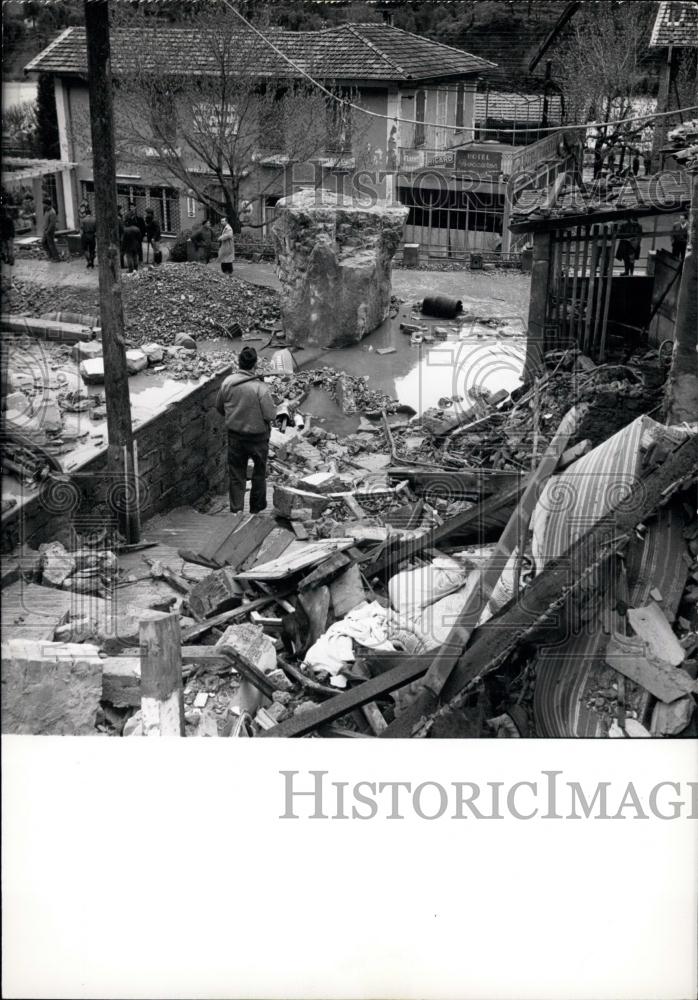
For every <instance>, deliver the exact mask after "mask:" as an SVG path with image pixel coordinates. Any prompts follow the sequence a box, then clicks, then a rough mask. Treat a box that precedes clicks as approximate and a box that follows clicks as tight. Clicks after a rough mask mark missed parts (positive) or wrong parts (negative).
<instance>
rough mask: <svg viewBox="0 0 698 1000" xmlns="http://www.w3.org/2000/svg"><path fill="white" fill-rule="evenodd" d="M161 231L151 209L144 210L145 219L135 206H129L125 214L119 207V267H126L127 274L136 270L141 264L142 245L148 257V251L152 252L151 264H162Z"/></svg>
mask: <svg viewBox="0 0 698 1000" xmlns="http://www.w3.org/2000/svg"><path fill="white" fill-rule="evenodd" d="M161 238H162V230H161V229H160V223H159V222H158V220H157V219H156V218H155V212H154V211H153V209H152V208H146V210H145V218H143V216H141V215H139V214H138V212H137V210H136V206H135V205H134V204H133V203H132V204H130V205H129V207H128V209H127V211H126V214H125V215H124V214H123V209H122V208H121V207H120V206H119V240H120V242H121V266H122V267H127V268H128V271H129V274H130V273H131V272H132V271H137V270H138V265H139V264H142V263H143V244H144V243H145V244H146V247H147V253H148V257H150V249H151V247H152V250H153V263H154V264H161V263H162V249H161V247H160V240H161Z"/></svg>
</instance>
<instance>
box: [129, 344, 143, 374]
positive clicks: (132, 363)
mask: <svg viewBox="0 0 698 1000" xmlns="http://www.w3.org/2000/svg"><path fill="white" fill-rule="evenodd" d="M147 367H148V358H147V356H146V355H145V354H144V353H143V351H140V350H138V349H137V348H134V349H132V350H130V351H126V370H127V371H128V373H129V375H135V374H137V372H142V371H143V369H144V368H147Z"/></svg>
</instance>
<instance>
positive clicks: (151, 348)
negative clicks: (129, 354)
mask: <svg viewBox="0 0 698 1000" xmlns="http://www.w3.org/2000/svg"><path fill="white" fill-rule="evenodd" d="M141 350H142V351H143V353H144V354H145V356H146V358H147V359H148V364H149V365H155V364H157V363H158V362H159V361H162V359H163V358H164V357H165V348H164V347H162V346H161V345H160V344H141Z"/></svg>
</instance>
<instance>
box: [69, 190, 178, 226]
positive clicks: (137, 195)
mask: <svg viewBox="0 0 698 1000" xmlns="http://www.w3.org/2000/svg"><path fill="white" fill-rule="evenodd" d="M80 187H81V191H80V193H81V196H82V198H83V199H84V200H85V201H88V202H89V204H90V208H91V209H92V210H93V211H95V185H94V181H82V182H81V185H80ZM116 203H117V205H118V206H119V208H121V209H122V210H123V211H124V213H125V212H126V211H127V210H128V207H129V205H130V204H131V203H133V204H135V206H136V211H137V212H138V214H139V215H141V216H142V215H144V214H145V210H146V208H152V210H153V214H154V215H155V218H156V219H157V220H158V222H159V223H160V228H161V229H162V232H163V234H165V235H174V234H175V233H178V232H179V230H180V219H179V192H178V191H177V190H175V188H166V187H151V188H149V187H143V185H141V184H117V185H116Z"/></svg>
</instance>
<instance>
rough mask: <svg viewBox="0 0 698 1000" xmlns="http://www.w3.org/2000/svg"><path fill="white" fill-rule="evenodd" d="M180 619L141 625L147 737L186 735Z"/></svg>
mask: <svg viewBox="0 0 698 1000" xmlns="http://www.w3.org/2000/svg"><path fill="white" fill-rule="evenodd" d="M181 647H182V638H181V635H180V628H179V618H178V616H177V615H168V616H167V617H166V618H156V619H153V620H145V621H142V622H141V623H140V651H141V712H142V714H143V734H144V735H145V736H184V691H183V684H182V651H181Z"/></svg>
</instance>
